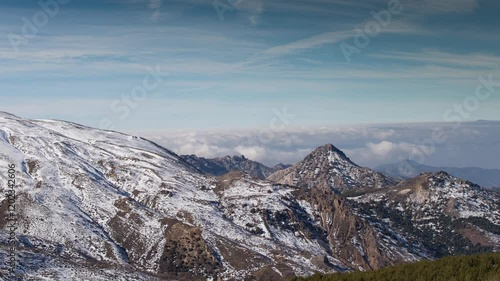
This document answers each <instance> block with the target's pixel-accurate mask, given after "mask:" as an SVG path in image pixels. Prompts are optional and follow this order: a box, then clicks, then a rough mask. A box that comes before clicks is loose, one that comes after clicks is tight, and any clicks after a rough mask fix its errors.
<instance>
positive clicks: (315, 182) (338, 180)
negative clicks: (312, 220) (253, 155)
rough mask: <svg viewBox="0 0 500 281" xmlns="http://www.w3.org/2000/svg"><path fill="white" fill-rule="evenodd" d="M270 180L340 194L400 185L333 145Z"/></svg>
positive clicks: (320, 149)
mask: <svg viewBox="0 0 500 281" xmlns="http://www.w3.org/2000/svg"><path fill="white" fill-rule="evenodd" d="M268 179H269V180H271V181H275V182H278V183H282V184H289V185H297V186H300V187H307V188H313V187H315V188H327V189H331V190H333V191H334V192H336V193H343V192H345V191H350V190H353V189H374V188H382V187H387V186H391V185H394V184H396V183H397V181H396V180H394V179H392V178H390V177H387V176H385V175H383V174H381V173H377V172H375V171H372V170H370V169H368V168H363V167H360V166H358V165H357V164H355V163H353V162H352V161H351V160H350V159H349V158H348V157H347V156H346V155H345V154H344V152H342V151H341V150H339V149H338V148H336V147H335V146H334V145H332V144H327V145H323V146H320V147H318V148H316V149H315V150H314V151H313V152H312V153H311V154H309V155H308V156H307V157H305V158H304V160H302V161H300V162H298V163H297V164H295V165H293V166H292V167H290V168H288V169H285V170H282V171H278V172H276V173H275V174H273V175H271V176H270V177H269V178H268Z"/></svg>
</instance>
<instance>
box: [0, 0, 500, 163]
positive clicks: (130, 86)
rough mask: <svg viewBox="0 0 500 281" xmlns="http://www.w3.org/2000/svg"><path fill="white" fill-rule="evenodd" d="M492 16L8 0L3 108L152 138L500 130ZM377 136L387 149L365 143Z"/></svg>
mask: <svg viewBox="0 0 500 281" xmlns="http://www.w3.org/2000/svg"><path fill="white" fill-rule="evenodd" d="M499 11H500V3H499V2H498V1H495V0H485V1H479V0H443V1H431V0H421V1H417V0H401V1H398V0H390V1H385V0H384V1H381V0H365V1H348V0H328V1H327V0H309V1H302V0H301V1H299V0H287V1H282V0H276V1H262V0H215V1H213V0H182V1H180V0H179V1H177V0H176V1H169V0H99V1H97V0H40V1H27V0H2V1H1V2H0V12H1V13H2V14H1V17H0V34H1V36H0V110H3V111H7V112H11V113H13V114H16V115H19V116H22V117H26V118H39V119H64V120H70V121H74V122H78V123H82V124H85V125H89V126H92V127H100V128H106V129H114V130H119V131H125V132H143V134H150V133H151V132H157V133H158V132H161V133H158V135H156V136H157V137H162V136H165V134H166V133H165V132H172V131H175V132H180V131H183V132H186V130H187V131H189V130H190V132H198V134H202V133H200V132H221V131H224V132H226V133H227V132H235V131H238V130H246V131H245V132H246V133H248V132H256V133H257V134H258V133H259V132H262V130H267V131H271V132H272V133H275V134H278V133H282V132H285V131H286V132H298V131H303V130H306V131H307V130H309V131H311V132H312V131H317V130H319V131H321V130H323V129H322V128H330V129H332V128H342V126H351V127H356V128H365V127H366V126H368V125H373V124H387V123H398V124H402V123H411V124H422V123H426V122H433V123H441V122H454V123H458V122H460V123H461V122H471V121H475V120H500V112H499V110H498V109H499V108H500V72H499V64H500V48H498V47H499V46H500V35H498V27H499V26H500V18H499V17H498V12H499ZM373 126H374V125H373ZM377 126H378V125H377ZM433 126H434V125H433ZM379 127H380V126H379ZM382 127H383V126H382ZM494 129H498V127H495V128H494ZM246 133H245V134H246ZM178 134H181V133H176V134H171V135H176V136H177V135H178ZM219 135H221V134H219ZM334 141H335V140H334V139H333V140H332V141H331V142H334ZM376 141H380V142H383V141H386V142H392V141H393V140H391V139H370V140H366V141H365V143H364V146H366V145H367V144H368V143H370V142H374V143H375V142H376ZM400 141H402V140H400ZM404 142H407V143H414V142H415V140H410V139H408V140H404ZM169 143H170V142H169ZM313 144H316V143H315V142H314V141H311V142H310V143H309V144H308V148H311V147H312V146H313ZM269 145H270V144H267V145H264V146H263V147H264V148H267V149H269ZM234 147H236V146H232V148H231V149H230V150H227V149H226V150H224V151H227V152H228V153H229V152H238V150H235V149H234ZM301 149H304V150H305V149H306V148H305V146H302V148H301ZM191 151H194V149H192V150H191ZM245 151H247V152H248V153H250V154H252V153H253V154H255V155H257V154H256V152H255V151H254V150H252V151H249V150H245ZM186 152H188V151H186ZM219 152H220V153H222V151H219ZM289 153H292V152H289ZM209 154H213V151H209V150H207V151H206V152H205V155H209ZM264 154H265V153H264ZM256 157H257V156H256ZM266 157H268V156H266ZM266 157H264V158H266ZM283 157H284V156H283ZM261 158H262V157H261ZM287 159H289V160H290V161H291V160H292V158H286V157H285V158H284V160H287ZM293 159H295V158H293ZM464 159H466V157H465V156H464ZM264 161H266V162H268V163H271V162H273V161H271V160H270V159H267V158H266V159H264ZM364 161H365V162H366V163H367V164H370V165H372V163H371V161H368V160H364ZM472 164H474V163H472ZM475 164H476V166H480V165H483V163H475ZM484 166H489V167H491V166H500V165H496V164H495V163H493V164H492V163H489V164H484Z"/></svg>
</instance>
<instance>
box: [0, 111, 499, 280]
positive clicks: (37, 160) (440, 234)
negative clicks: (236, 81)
mask: <svg viewBox="0 0 500 281" xmlns="http://www.w3.org/2000/svg"><path fill="white" fill-rule="evenodd" d="M193 157H194V156H192V157H179V156H178V155H176V154H175V153H174V152H172V151H170V150H168V149H166V148H164V147H162V146H160V145H158V144H155V143H153V142H151V141H148V140H146V139H143V138H140V137H134V136H129V135H125V134H121V133H118V132H114V131H104V130H98V129H93V128H89V127H85V126H82V125H78V124H74V123H71V122H65V121H54V120H27V119H22V118H19V117H16V116H14V115H11V114H8V113H4V112H1V113H0V167H4V168H3V169H4V172H0V184H1V185H0V189H1V190H0V210H1V212H2V214H4V215H3V216H2V217H1V219H0V259H2V260H6V259H7V257H8V255H9V254H10V251H11V250H12V249H11V248H10V246H9V245H8V241H9V236H10V235H11V234H10V227H9V224H11V222H10V221H8V220H7V219H6V218H7V213H8V212H9V211H10V209H9V207H8V205H9V204H10V203H9V202H8V200H7V186H8V184H7V182H8V179H9V177H8V173H7V170H8V169H9V168H8V167H9V165H12V164H14V165H15V170H16V172H15V174H16V183H15V191H16V202H15V205H16V208H15V214H16V218H17V221H16V227H17V229H16V230H15V236H16V245H15V246H16V247H15V251H16V253H15V255H16V257H17V259H18V263H17V265H16V267H15V273H16V274H17V275H16V276H17V277H15V276H14V275H12V274H9V273H8V267H7V264H6V263H0V276H2V277H0V279H1V280H16V279H15V278H17V280H287V279H289V278H291V277H292V276H308V275H312V274H313V273H315V272H320V273H333V272H345V271H354V270H372V269H379V268H384V267H387V266H391V265H397V264H401V263H408V262H414V261H418V260H422V259H434V258H438V257H441V256H446V255H454V254H457V253H477V252H485V251H498V250H499V248H500V230H499V228H500V207H499V206H500V201H499V200H500V198H499V196H500V195H499V194H498V193H494V192H489V191H487V190H484V189H482V188H481V187H479V186H477V185H475V184H473V183H471V182H468V181H464V180H461V179H458V178H455V177H452V176H450V175H448V174H446V173H428V174H422V175H419V176H418V177H416V178H413V179H409V180H405V181H401V182H399V181H398V180H395V179H393V178H390V177H388V176H385V175H383V174H381V173H378V172H374V171H372V170H370V169H367V168H363V167H360V166H358V165H356V164H354V163H353V162H352V161H350V160H349V158H347V156H346V155H345V154H344V153H342V152H341V151H340V150H338V149H337V148H335V147H334V146H333V145H325V146H322V147H319V148H318V149H316V150H315V151H314V152H312V153H311V154H310V155H309V156H307V157H306V158H305V159H304V160H303V161H301V162H299V163H297V164H295V165H293V166H292V167H289V168H287V169H284V170H280V171H277V172H276V173H274V174H272V175H270V176H269V177H268V178H267V179H259V178H258V176H257V177H255V175H250V174H248V173H245V172H242V171H231V172H229V173H225V174H224V175H221V176H213V175H209V174H207V172H206V171H203V169H201V168H200V166H199V165H195V166H193V164H195V163H193V161H190V160H189V159H191V158H193ZM262 175H264V174H262Z"/></svg>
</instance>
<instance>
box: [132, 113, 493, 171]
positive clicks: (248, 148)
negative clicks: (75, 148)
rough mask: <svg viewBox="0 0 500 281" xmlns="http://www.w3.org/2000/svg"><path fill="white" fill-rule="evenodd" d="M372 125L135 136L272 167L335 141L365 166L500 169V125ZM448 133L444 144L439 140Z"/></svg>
mask: <svg viewBox="0 0 500 281" xmlns="http://www.w3.org/2000/svg"><path fill="white" fill-rule="evenodd" d="M455 125H456V124H442V123H441V124H440V123H428V124H411V125H399V124H396V125H371V126H353V127H336V128H316V129H310V128H307V129H305V128H304V129H297V130H289V131H282V132H277V133H274V134H273V137H272V138H270V139H269V140H267V139H266V141H263V140H262V137H259V132H260V131H259V130H255V131H252V130H247V131H190V132H181V131H176V132H165V131H156V132H133V133H135V134H137V135H140V136H143V137H146V138H149V139H151V140H153V141H156V142H158V143H160V144H162V145H164V146H165V147H167V148H169V149H171V150H173V151H175V152H176V153H178V154H196V155H198V156H203V157H221V156H225V155H245V156H246V157H247V158H250V159H253V160H256V161H260V162H262V163H264V164H267V165H275V164H277V163H279V162H282V163H295V162H297V161H300V160H301V159H302V158H303V157H305V156H306V155H307V154H308V153H310V152H311V151H312V150H313V149H314V148H316V147H317V146H320V145H323V144H326V143H332V144H334V145H335V146H337V147H338V148H340V149H341V150H343V151H344V152H345V153H346V154H347V156H348V157H350V158H351V159H352V160H353V161H354V162H356V163H358V164H359V165H362V166H368V167H375V166H377V165H380V164H385V163H393V162H397V161H400V160H403V159H408V158H412V159H413V160H416V161H419V162H422V163H423V164H427V165H432V166H452V167H468V166H475V167H482V168H496V169H499V168H500V160H498V157H497V156H496V155H500V141H499V140H500V122H472V123H464V124H462V125H460V126H455ZM435 132H442V133H443V136H444V137H445V140H444V141H440V140H436V139H435V138H433V134H434V133H435Z"/></svg>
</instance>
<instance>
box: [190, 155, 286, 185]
mask: <svg viewBox="0 0 500 281" xmlns="http://www.w3.org/2000/svg"><path fill="white" fill-rule="evenodd" d="M181 157H182V158H183V159H184V160H186V162H188V163H189V164H191V165H193V166H194V167H196V168H197V169H198V170H200V171H202V172H204V173H207V174H209V175H213V176H222V175H224V174H227V173H229V172H231V171H241V172H245V173H247V174H249V175H251V176H252V177H254V178H258V179H265V178H267V177H268V176H270V175H272V174H273V173H275V172H277V171H279V170H283V169H286V168H288V167H290V166H291V165H285V164H281V163H280V164H277V165H275V166H273V167H267V166H266V165H264V164H261V163H259V162H256V161H252V160H250V159H247V158H245V156H243V155H242V156H232V157H231V156H226V157H220V158H210V159H209V158H204V157H198V156H196V155H194V154H191V155H181Z"/></svg>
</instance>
